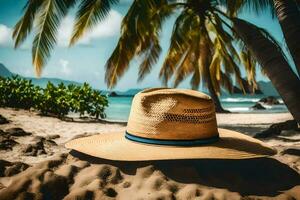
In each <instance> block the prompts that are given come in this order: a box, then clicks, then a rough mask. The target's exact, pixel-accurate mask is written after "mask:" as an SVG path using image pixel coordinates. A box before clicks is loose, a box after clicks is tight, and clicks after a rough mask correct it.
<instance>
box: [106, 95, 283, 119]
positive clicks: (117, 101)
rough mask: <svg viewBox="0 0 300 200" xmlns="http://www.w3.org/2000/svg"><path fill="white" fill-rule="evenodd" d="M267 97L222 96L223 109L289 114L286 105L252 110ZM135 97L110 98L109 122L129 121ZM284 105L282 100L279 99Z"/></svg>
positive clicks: (239, 111) (240, 111) (107, 109)
mask: <svg viewBox="0 0 300 200" xmlns="http://www.w3.org/2000/svg"><path fill="white" fill-rule="evenodd" d="M263 97H265V95H247V96H243V95H232V96H221V103H222V105H223V107H224V108H225V109H227V110H229V111H231V112H237V113H249V112H251V113H270V112H271V113H280V112H287V108H286V106H285V105H284V104H280V105H274V106H265V107H266V110H252V109H250V107H251V106H253V105H254V104H255V103H256V102H258V101H259V100H260V99H261V98H263ZM132 98H133V97H109V98H108V101H109V106H108V108H106V111H105V113H106V115H107V118H106V119H107V120H111V121H127V119H128V116H129V112H130V107H131V102H132ZM279 101H280V102H281V103H282V100H281V99H279Z"/></svg>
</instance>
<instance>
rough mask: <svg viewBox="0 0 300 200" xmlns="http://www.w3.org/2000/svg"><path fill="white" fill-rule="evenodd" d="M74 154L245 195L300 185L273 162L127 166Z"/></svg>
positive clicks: (178, 162) (204, 161) (296, 177)
mask: <svg viewBox="0 0 300 200" xmlns="http://www.w3.org/2000/svg"><path fill="white" fill-rule="evenodd" d="M70 154H71V155H73V156H74V157H76V158H78V159H80V160H85V161H88V162H90V163H92V164H108V165H112V166H115V167H118V168H119V169H120V170H121V171H122V172H123V173H125V174H128V175H135V174H136V170H137V169H138V168H142V167H146V166H149V165H152V166H153V167H154V168H155V169H156V170H160V171H161V172H162V173H163V174H164V175H166V176H167V177H168V178H170V179H172V180H174V181H176V182H178V183H183V184H190V183H194V184H200V185H204V186H208V187H217V188H223V189H228V190H229V191H232V192H238V193H240V194H241V195H258V196H275V195H278V194H279V193H280V191H284V190H288V189H291V188H292V187H294V186H296V185H300V175H299V174H298V173H297V172H296V171H294V170H293V169H292V168H290V167H289V166H287V165H285V164H283V163H281V162H279V161H277V160H275V159H272V158H255V159H244V160H217V159H198V160H163V161H139V162H132V161H130V162H124V161H110V160H105V159H101V158H96V157H92V156H89V155H86V154H83V153H80V152H77V151H74V150H72V151H71V152H70Z"/></svg>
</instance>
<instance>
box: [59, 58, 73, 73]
mask: <svg viewBox="0 0 300 200" xmlns="http://www.w3.org/2000/svg"><path fill="white" fill-rule="evenodd" d="M59 64H60V67H61V69H60V71H61V73H62V74H64V75H70V74H71V73H72V71H71V68H70V67H69V61H68V60H64V59H60V60H59Z"/></svg>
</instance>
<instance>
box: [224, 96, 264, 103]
mask: <svg viewBox="0 0 300 200" xmlns="http://www.w3.org/2000/svg"><path fill="white" fill-rule="evenodd" d="M259 100H260V98H232V97H229V98H224V99H221V102H254V103H255V102H258V101H259Z"/></svg>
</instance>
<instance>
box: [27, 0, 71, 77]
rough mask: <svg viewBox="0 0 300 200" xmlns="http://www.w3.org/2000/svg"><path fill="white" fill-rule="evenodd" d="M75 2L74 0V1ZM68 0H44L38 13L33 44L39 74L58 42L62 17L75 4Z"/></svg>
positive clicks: (33, 55)
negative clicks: (58, 31) (57, 37)
mask: <svg viewBox="0 0 300 200" xmlns="http://www.w3.org/2000/svg"><path fill="white" fill-rule="evenodd" d="M72 2H73V3H74V1H72ZM73 3H71V1H68V0H63V1H62V0H44V1H43V3H42V5H41V6H40V8H39V11H38V13H37V16H36V17H37V27H36V35H35V37H34V40H33V45H32V62H33V65H34V68H35V72H36V74H37V75H38V76H40V74H41V70H42V67H43V66H44V65H45V64H46V62H47V59H48V58H49V56H50V51H51V50H52V49H53V46H54V44H55V43H56V33H57V29H58V26H59V24H60V21H61V19H62V17H64V16H65V15H66V13H67V11H68V9H69V8H70V6H72V5H73Z"/></svg>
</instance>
